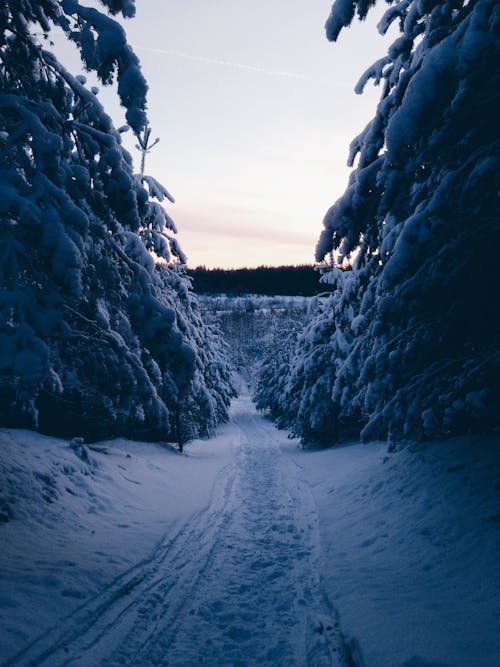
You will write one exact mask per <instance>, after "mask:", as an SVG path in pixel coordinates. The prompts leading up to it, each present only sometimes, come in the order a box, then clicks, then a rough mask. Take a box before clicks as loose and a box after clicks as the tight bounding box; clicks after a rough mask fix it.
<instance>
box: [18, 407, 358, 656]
mask: <svg viewBox="0 0 500 667" xmlns="http://www.w3.org/2000/svg"><path fill="white" fill-rule="evenodd" d="M231 429H232V430H233V431H234V441H235V443H236V444H237V454H236V458H235V461H234V463H232V464H230V465H229V466H227V467H226V468H225V469H223V470H222V471H221V473H219V475H218V477H217V479H216V482H215V484H214V487H213V489H212V496H211V500H210V503H209V505H208V506H207V507H206V508H204V509H203V510H202V511H200V512H198V513H197V514H196V515H194V516H192V517H191V519H190V520H189V521H188V522H187V523H186V524H185V525H184V526H183V527H182V528H181V529H180V530H179V531H178V532H177V534H176V535H174V536H173V537H172V536H171V535H170V536H169V537H168V538H164V539H163V540H162V541H161V542H160V543H159V545H158V546H157V548H156V549H155V550H154V552H153V553H152V554H151V555H150V557H149V558H147V559H145V560H143V561H141V562H140V563H137V564H136V565H135V566H134V567H132V568H130V569H129V570H128V571H127V572H125V573H124V574H122V575H121V576H120V577H118V578H117V579H116V580H115V581H114V582H112V583H111V584H110V585H109V586H108V587H106V588H105V589H104V590H103V591H101V592H100V593H99V594H98V595H96V596H95V597H94V598H93V599H91V600H89V601H87V602H86V603H85V604H84V605H83V606H81V607H80V608H79V609H77V610H76V611H75V612H74V613H73V614H72V615H71V616H70V617H68V618H67V619H66V621H65V622H63V623H62V624H60V625H59V626H58V627H57V628H56V629H53V630H52V631H50V632H48V633H46V634H45V635H43V636H42V637H40V638H39V639H38V640H36V641H35V642H33V644H31V646H29V647H28V648H27V649H25V650H24V651H23V652H22V653H21V654H18V656H17V657H16V658H15V659H13V660H11V661H8V662H7V663H5V664H6V665H45V666H48V665H50V666H51V667H55V666H58V665H71V666H75V667H76V666H78V667H90V666H94V665H106V666H115V665H142V666H144V667H149V666H152V665H171V666H173V667H180V666H186V667H187V666H191V665H196V664H203V665H213V666H214V667H215V666H218V667H222V666H224V665H228V666H229V665H257V664H259V665H273V666H279V665H283V666H285V665H286V666H291V665H298V666H299V665H311V666H312V667H316V666H317V667H321V666H323V665H324V666H325V667H328V666H330V667H347V665H349V664H350V663H349V659H348V657H347V651H346V649H345V647H344V645H343V642H342V637H341V635H340V632H339V629H338V624H337V621H336V618H335V613H334V612H333V610H332V609H331V607H330V605H329V603H328V600H327V599H326V597H325V596H324V595H323V593H322V589H321V585H320V580H319V575H318V572H319V537H318V526H317V515H316V508H315V505H314V500H313V498H312V495H311V492H310V490H309V487H308V486H307V485H306V484H304V483H303V482H302V481H301V480H300V478H299V476H298V469H297V467H296V465H295V464H294V463H293V461H292V460H291V459H290V458H289V457H288V456H286V455H284V454H283V453H282V452H281V450H280V447H279V442H280V440H282V439H283V437H284V435H283V434H282V433H280V432H278V431H277V430H276V429H275V427H274V426H273V425H272V424H271V423H270V422H268V421H266V420H264V419H263V418H262V417H260V416H259V415H258V414H257V413H256V412H255V408H254V407H253V405H252V403H251V401H250V399H249V398H248V397H246V396H243V397H241V398H239V399H237V400H236V401H235V403H234V405H233V409H232V419H231Z"/></svg>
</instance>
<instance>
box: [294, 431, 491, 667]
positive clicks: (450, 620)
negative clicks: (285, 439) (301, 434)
mask: <svg viewBox="0 0 500 667" xmlns="http://www.w3.org/2000/svg"><path fill="white" fill-rule="evenodd" d="M499 444H500V443H499V441H498V438H480V437H476V438H473V437H464V438H452V439H450V440H446V441H431V442H428V443H426V444H420V445H418V446H417V445H414V446H412V447H407V448H405V449H402V450H399V451H395V452H392V453H388V452H387V444H386V443H371V444H369V445H362V444H351V445H345V446H342V447H337V448H335V449H330V450H325V451H316V452H312V453H311V452H300V453H298V452H297V450H296V449H295V448H294V445H293V444H292V443H291V444H289V445H288V452H289V454H290V455H292V457H293V459H294V460H295V462H296V463H297V464H298V465H299V466H300V467H301V469H302V471H303V476H304V478H305V479H306V480H307V481H308V483H309V484H310V486H311V489H312V492H313V495H314V499H315V502H316V505H317V508H318V513H319V528H320V534H321V541H322V546H323V565H322V572H323V575H324V584H325V587H326V589H327V590H328V594H329V596H330V599H331V600H332V602H333V604H334V605H335V606H336V608H337V609H338V611H339V615H340V626H341V628H342V631H343V633H344V635H345V636H346V637H348V638H349V639H350V640H351V642H353V644H354V646H355V647H357V648H356V650H357V651H358V652H359V653H360V654H361V656H362V661H360V664H363V665H366V667H403V666H405V667H409V666H410V665H412V667H424V666H428V667H430V665H433V666H434V667H437V665H439V666H441V667H445V666H447V667H479V665H481V666H483V665H484V666H485V667H486V666H487V665H495V664H498V661H499V659H500V640H499V635H498V629H499V627H500V605H499V599H498V598H499V595H498V591H499V590H500V571H499V568H498V562H499V561H498V557H499V554H500V550H499V548H500V532H499V523H498V521H499V519H500V515H499V503H498V499H499V498H498V496H499V491H500V483H499V472H500V470H499V457H498V450H499ZM355 655H356V652H355ZM358 659H359V655H358Z"/></svg>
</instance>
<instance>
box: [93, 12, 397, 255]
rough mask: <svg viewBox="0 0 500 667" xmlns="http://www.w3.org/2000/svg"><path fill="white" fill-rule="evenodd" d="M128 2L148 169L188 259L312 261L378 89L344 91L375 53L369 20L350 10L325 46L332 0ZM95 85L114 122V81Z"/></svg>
mask: <svg viewBox="0 0 500 667" xmlns="http://www.w3.org/2000/svg"><path fill="white" fill-rule="evenodd" d="M136 6H137V16H136V18H135V19H132V20H129V21H126V22H125V23H124V25H125V28H126V30H127V34H128V38H129V42H130V44H131V46H132V47H133V48H134V49H135V51H136V53H137V55H138V56H139V58H140V60H141V63H142V69H143V72H144V74H145V76H146V79H147V81H148V84H149V87H150V91H149V117H150V121H151V126H152V132H153V135H154V136H159V137H160V143H159V144H158V145H157V146H156V147H155V148H154V149H153V151H152V152H151V153H150V155H149V156H148V160H147V163H146V172H147V173H149V174H151V175H152V176H154V177H155V178H157V179H158V180H159V181H161V182H162V183H163V184H164V185H165V186H166V187H167V188H168V190H169V191H170V192H171V193H172V194H173V195H174V197H175V199H176V203H175V204H174V205H170V204H169V205H168V210H169V213H170V215H171V216H172V217H173V218H174V220H175V222H176V224H177V226H178V229H179V235H178V236H179V241H180V243H181V246H182V248H183V250H184V252H185V253H186V254H187V256H188V264H189V265H190V266H193V267H194V266H197V265H199V264H205V265H206V266H209V267H215V266H219V267H241V266H257V265H260V264H269V265H279V264H296V263H310V262H312V261H313V260H314V247H315V244H316V241H317V238H318V236H319V234H320V232H321V229H322V219H323V216H324V214H325V213H326V211H327V209H328V208H329V206H330V205H331V204H333V203H334V201H335V200H336V199H337V198H338V197H339V196H340V195H341V194H342V192H343V191H344V189H345V187H346V184H347V178H348V173H349V172H348V169H347V167H346V160H347V153H348V147H349V143H350V141H351V140H352V139H353V138H354V137H355V136H356V135H357V134H358V133H359V132H360V131H361V130H362V129H363V128H364V126H365V125H366V123H367V122H368V120H369V119H370V118H371V117H372V115H373V113H374V110H375V105H376V100H377V99H378V95H379V91H378V89H373V87H372V86H368V87H367V90H366V92H365V93H364V95H362V96H357V95H355V94H354V93H353V88H354V86H355V84H356V83H357V80H358V79H359V77H360V76H361V74H362V73H363V72H364V70H365V69H366V68H367V67H368V66H369V65H370V64H371V63H372V62H373V61H374V60H376V59H377V58H379V57H381V56H382V55H383V54H384V53H385V48H386V47H385V45H384V40H383V39H382V38H381V37H380V36H378V34H377V32H376V29H375V21H374V20H373V19H372V20H370V21H369V23H363V24H359V23H358V22H357V21H356V23H355V25H354V26H353V27H351V28H349V29H347V30H346V31H345V32H344V33H343V35H341V38H340V42H339V43H337V44H332V43H329V42H328V41H327V39H326V37H325V35H324V23H325V21H326V19H327V17H328V14H329V11H330V7H331V3H330V2H329V0H272V1H270V0H237V1H235V0H210V2H207V0H189V2H187V1H186V0H137V2H136ZM100 97H101V100H102V102H103V103H104V105H105V108H106V109H107V110H108V113H110V114H111V115H112V116H113V118H114V119H115V121H116V124H117V125H120V124H122V122H123V121H122V118H121V117H120V114H119V113H118V111H117V109H116V107H115V105H114V102H113V96H112V95H111V93H107V92H104V91H103V92H101V94H100ZM124 136H125V137H127V135H124ZM131 140H133V137H130V138H128V137H127V140H126V142H125V143H126V145H127V147H130V149H131V151H132V152H135V154H136V155H134V159H136V158H138V154H137V151H134V149H133V141H131ZM137 163H138V162H137Z"/></svg>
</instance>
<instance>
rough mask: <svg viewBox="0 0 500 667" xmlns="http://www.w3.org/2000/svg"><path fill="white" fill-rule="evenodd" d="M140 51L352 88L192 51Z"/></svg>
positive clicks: (147, 47) (343, 83)
mask: <svg viewBox="0 0 500 667" xmlns="http://www.w3.org/2000/svg"><path fill="white" fill-rule="evenodd" d="M134 48H135V49H137V50H138V51H147V52H149V53H157V54H159V55H164V56H170V57H173V58H183V59H185V60H194V61H196V62H200V63H208V64H209V65H219V66H222V67H232V68H233V69H240V70H246V71H247V72H258V73H260V74H266V75H267V76H278V77H281V78H287V79H299V80H301V81H308V82H309V83H319V84H328V85H330V86H331V85H333V86H340V87H347V88H352V83H347V82H344V81H335V80H333V79H320V78H315V77H311V76H307V75H306V74H300V73H298V72H285V71H281V70H273V69H267V68H265V67H256V66H255V65H246V64H243V63H236V62H233V61H231V60H222V59H219V58H207V57H206V56H199V55H194V54H191V53H183V52H182V51H168V50H166V49H157V48H153V47H149V46H134Z"/></svg>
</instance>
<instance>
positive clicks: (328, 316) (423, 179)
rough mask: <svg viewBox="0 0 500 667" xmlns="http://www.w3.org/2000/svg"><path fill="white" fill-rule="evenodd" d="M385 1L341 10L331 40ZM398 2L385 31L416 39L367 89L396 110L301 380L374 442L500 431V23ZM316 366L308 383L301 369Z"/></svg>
mask: <svg viewBox="0 0 500 667" xmlns="http://www.w3.org/2000/svg"><path fill="white" fill-rule="evenodd" d="M373 4H374V0H337V2H335V4H334V5H333V9H332V13H331V15H330V18H329V19H328V21H327V24H326V30H327V36H328V38H329V39H330V40H336V39H337V38H338V36H339V33H340V32H341V30H342V28H344V27H346V26H348V25H350V23H351V22H352V20H353V18H354V16H355V13H356V12H357V14H358V16H359V17H360V18H361V19H363V18H365V16H366V15H367V13H368V11H369V9H370V7H371V6H372V5H373ZM389 4H390V7H389V8H388V9H387V10H386V12H385V15H384V16H383V18H382V20H381V21H380V23H379V26H378V27H379V31H380V32H382V33H385V32H386V31H387V30H388V28H389V27H390V26H391V25H392V24H394V23H395V22H396V24H397V25H398V26H399V30H400V34H399V36H398V37H397V39H396V40H395V41H394V43H393V44H392V45H391V46H390V48H389V50H388V53H387V55H386V56H385V57H383V58H381V59H380V60H379V61H377V62H376V63H375V64H374V65H372V66H371V67H370V68H369V69H368V70H367V72H366V73H365V74H364V75H363V77H362V78H361V80H360V82H359V84H358V86H357V89H356V90H357V92H359V93H361V92H362V90H363V88H364V86H365V85H366V84H367V82H368V81H370V80H373V81H374V82H375V84H380V85H381V87H382V91H381V98H380V102H379V104H378V107H377V111H376V114H375V116H374V118H373V120H372V121H370V123H369V124H368V125H367V127H366V128H365V129H364V130H363V132H362V133H361V134H360V135H359V136H358V137H357V138H356V139H355V140H354V141H353V142H352V144H351V150H350V156H349V165H350V166H351V167H353V171H352V172H351V176H350V179H349V184H348V187H347V190H346V192H345V193H344V195H343V196H342V197H341V198H340V199H339V200H338V201H337V202H336V203H335V205H334V206H333V207H332V208H331V209H330V210H329V211H328V213H327V215H326V217H325V220H324V226H325V229H324V231H323V233H322V235H321V237H320V239H319V242H318V245H317V249H316V258H317V260H318V261H320V262H321V261H323V260H325V259H327V258H330V257H333V258H334V260H335V261H334V262H333V266H331V267H330V268H329V269H327V272H326V275H325V278H324V279H325V280H327V281H328V282H330V283H331V284H333V285H335V286H336V293H335V295H333V296H332V297H330V299H329V304H328V307H327V308H326V309H325V312H324V314H323V315H320V316H319V318H320V320H323V321H324V322H325V326H326V329H324V331H327V330H329V331H330V333H328V334H327V335H326V339H325V337H323V336H320V338H319V340H318V342H317V343H315V334H314V332H315V330H316V331H317V330H318V326H319V323H318V321H313V322H312V323H311V325H310V327H309V328H308V329H306V331H305V332H304V335H303V336H302V339H301V341H302V342H301V343H300V344H299V347H298V349H297V350H296V352H295V358H294V359H295V360H293V359H292V361H291V363H290V366H289V371H288V372H289V376H290V377H293V374H294V373H295V374H296V376H297V379H298V384H297V383H296V392H297V397H298V398H300V401H301V402H302V404H303V405H306V406H309V407H308V410H310V411H313V407H312V406H313V405H314V404H315V403H316V402H318V401H319V402H320V403H321V404H322V405H323V408H324V413H323V418H322V421H323V422H325V421H328V420H329V419H331V420H332V424H333V423H343V424H345V425H346V426H348V427H352V426H354V425H355V424H359V425H361V426H362V431H361V434H362V437H363V438H365V439H372V438H378V437H384V438H385V437H389V438H421V437H426V436H429V435H432V434H436V433H445V434H446V433H464V432H469V431H472V432H478V431H488V430H491V429H497V428H498V416H497V407H496V406H497V405H498V403H499V400H500V351H499V345H498V343H499V340H500V335H499V334H500V318H499V317H498V303H500V280H499V277H498V262H497V261H496V254H497V248H498V247H499V243H500V226H499V224H498V220H499V205H498V192H497V190H498V173H499V171H500V158H499V145H500V141H499V130H498V128H499V124H498V118H499V117H500V105H499V92H498V91H499V89H500V85H499V84H500V80H499V79H500V76H499V71H498V67H497V63H498V60H499V44H500V40H499V30H500V13H499V11H498V6H497V3H495V2H494V0H473V1H468V0H449V1H448V0H446V1H445V2H442V1H436V0H424V1H423V2H422V1H421V0H399V1H394V2H390V3H389ZM346 266H349V267H351V269H352V270H351V271H347V272H346V271H342V270H341V269H342V268H344V269H345V267H346ZM328 326H330V329H328ZM339 334H340V336H341V337H340V338H337V336H338V335H339ZM325 344H326V345H328V346H329V355H330V358H329V359H325V358H324V355H322V354H321V346H324V345H325ZM323 349H324V348H323ZM314 357H316V359H317V361H315V362H311V364H312V365H314V364H317V370H316V373H317V376H316V378H315V377H314V373H309V375H310V381H307V380H306V379H305V376H304V373H301V372H299V371H300V363H301V362H300V360H301V359H302V360H303V361H302V363H303V365H305V364H306V359H307V358H309V359H312V358H314ZM294 369H295V370H294ZM321 375H323V376H324V377H325V378H326V380H327V381H326V380H325V381H324V388H323V389H322V390H321V391H319V392H318V391H316V387H317V386H318V384H317V383H318V382H321V381H322V380H321V378H320V376H321ZM330 385H332V390H331V391H330ZM310 426H311V424H310V423H307V422H306V423H305V424H304V425H303V426H301V433H302V435H303V436H305V437H306V438H307V437H309V432H308V429H310ZM333 430H335V429H333ZM310 436H311V438H314V437H315V435H314V434H310Z"/></svg>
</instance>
